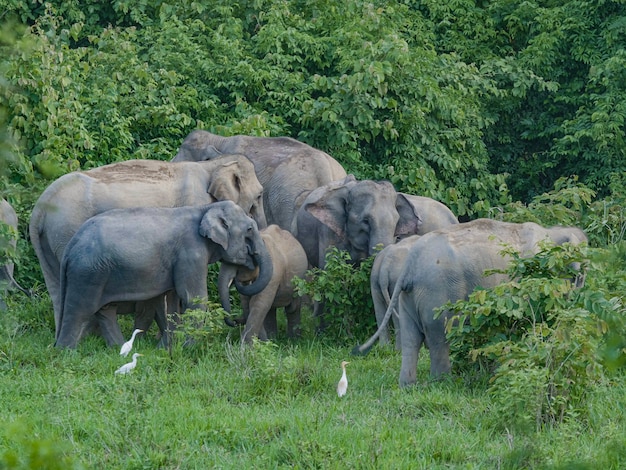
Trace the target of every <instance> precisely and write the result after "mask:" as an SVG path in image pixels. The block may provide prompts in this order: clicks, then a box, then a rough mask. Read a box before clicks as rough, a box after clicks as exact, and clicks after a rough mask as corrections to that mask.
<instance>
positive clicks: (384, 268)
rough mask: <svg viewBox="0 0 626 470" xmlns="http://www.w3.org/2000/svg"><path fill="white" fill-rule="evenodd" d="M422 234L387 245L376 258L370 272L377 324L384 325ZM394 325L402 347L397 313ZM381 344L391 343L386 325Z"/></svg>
mask: <svg viewBox="0 0 626 470" xmlns="http://www.w3.org/2000/svg"><path fill="white" fill-rule="evenodd" d="M420 237H421V235H411V236H410V237H406V238H403V239H402V240H400V241H398V242H397V243H394V244H392V245H387V246H386V247H385V248H383V249H382V250H381V251H380V252H379V253H378V254H377V255H376V258H374V263H373V264H372V272H371V274H370V290H371V293H372V301H373V303H374V313H375V314H376V324H377V325H378V327H379V328H381V326H382V325H383V319H384V318H385V312H386V311H387V307H388V306H389V302H390V300H391V295H392V293H393V289H394V288H395V286H396V283H397V282H398V278H399V277H400V273H401V272H402V269H403V268H404V263H405V260H406V258H407V256H408V254H409V250H410V249H411V247H412V246H413V244H414V243H415V242H416V241H417V240H419V238H420ZM392 318H393V326H394V329H395V332H396V348H398V349H400V325H399V321H398V317H397V315H393V316H392ZM378 339H379V341H380V344H388V343H389V328H388V327H387V325H385V327H384V328H382V329H381V331H380V335H379V337H378Z"/></svg>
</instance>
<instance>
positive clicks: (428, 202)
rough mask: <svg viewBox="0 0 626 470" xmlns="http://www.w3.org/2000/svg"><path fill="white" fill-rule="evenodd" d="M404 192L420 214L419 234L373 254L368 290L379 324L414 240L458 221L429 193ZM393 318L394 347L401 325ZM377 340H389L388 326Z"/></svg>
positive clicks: (396, 317) (395, 317)
mask: <svg viewBox="0 0 626 470" xmlns="http://www.w3.org/2000/svg"><path fill="white" fill-rule="evenodd" d="M404 195H405V196H406V198H407V199H408V200H409V202H410V203H411V205H412V206H413V207H414V208H415V211H416V212H417V214H419V217H420V220H421V221H422V223H421V225H420V228H419V229H418V235H412V236H409V237H406V238H404V239H401V240H400V241H398V242H397V243H394V244H392V245H388V246H386V247H385V248H383V249H382V250H381V251H380V252H379V253H377V254H376V258H375V259H374V263H373V264H372V271H371V274H370V290H371V293H372V301H373V303H374V313H375V315H376V323H377V324H378V326H380V325H381V324H382V320H383V318H384V316H385V312H386V311H387V307H388V305H389V300H390V298H391V294H392V293H393V289H394V287H395V285H396V281H397V280H398V277H399V276H400V272H401V271H402V268H403V266H404V260H405V259H406V257H407V255H408V252H409V249H410V248H411V246H412V245H413V243H414V242H415V241H416V240H418V239H419V238H420V236H421V235H424V234H426V233H428V232H432V231H434V230H438V229H440V228H444V227H448V226H450V225H456V224H458V223H459V220H458V219H457V217H456V215H454V213H453V212H452V211H451V210H450V209H449V208H448V206H446V205H445V204H443V203H441V202H439V201H436V200H434V199H431V198H429V197H424V196H414V195H411V194H404ZM392 318H393V324H394V329H395V332H396V347H397V348H398V349H399V348H400V325H399V322H398V316H397V315H393V316H392ZM379 341H380V343H381V344H387V343H389V331H388V328H385V329H383V330H382V331H381V334H380V337H379Z"/></svg>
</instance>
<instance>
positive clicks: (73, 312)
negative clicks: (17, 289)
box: [56, 201, 272, 348]
mask: <svg viewBox="0 0 626 470" xmlns="http://www.w3.org/2000/svg"><path fill="white" fill-rule="evenodd" d="M220 260H225V261H227V262H230V263H233V264H236V265H241V266H245V267H247V268H249V269H254V268H256V267H257V266H258V268H259V276H258V278H257V280H256V281H255V282H254V283H252V284H251V285H248V286H245V288H243V287H242V292H243V293H246V294H249V295H254V294H256V293H258V292H260V291H261V290H263V288H265V286H266V285H267V283H268V282H269V280H270V279H271V277H272V262H271V259H270V257H269V254H268V253H267V250H266V249H265V245H264V243H263V241H262V239H261V236H260V234H259V231H258V229H257V225H256V223H255V222H254V220H252V219H251V218H250V217H248V216H247V215H246V214H245V213H244V211H243V209H241V208H240V207H238V206H237V205H236V204H235V203H234V202H232V201H223V202H216V203H213V204H209V205H206V206H195V207H192V206H187V207H176V208H156V207H141V208H132V209H113V210H110V211H107V212H104V213H102V214H98V215H96V216H94V217H92V218H91V219H89V220H88V221H87V222H85V223H84V224H83V225H82V226H81V227H80V229H79V230H78V231H77V232H76V234H75V235H74V236H73V237H72V239H71V240H70V242H69V243H68V244H67V246H66V248H65V251H64V254H63V258H62V262H61V270H60V277H61V295H60V300H61V311H60V318H59V323H60V328H59V334H58V335H57V339H56V346H58V347H70V348H74V347H76V345H77V344H78V342H79V341H80V339H81V338H82V337H83V336H84V335H85V333H86V332H87V331H88V328H89V326H90V325H91V324H92V323H93V321H94V317H95V316H96V315H97V313H98V311H99V310H100V309H101V308H102V307H103V306H105V305H107V304H110V303H112V302H120V301H122V302H127V301H142V300H150V299H153V298H155V297H156V296H158V295H161V294H164V293H165V292H167V291H170V290H173V291H174V292H176V294H177V295H178V297H179V298H180V299H181V302H182V311H184V310H186V309H187V308H193V307H199V305H196V304H195V303H194V302H195V300H194V299H196V298H203V299H204V298H206V297H207V283H206V279H207V274H208V265H209V264H210V263H214V262H216V261H220Z"/></svg>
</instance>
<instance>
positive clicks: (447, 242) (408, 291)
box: [354, 219, 587, 386]
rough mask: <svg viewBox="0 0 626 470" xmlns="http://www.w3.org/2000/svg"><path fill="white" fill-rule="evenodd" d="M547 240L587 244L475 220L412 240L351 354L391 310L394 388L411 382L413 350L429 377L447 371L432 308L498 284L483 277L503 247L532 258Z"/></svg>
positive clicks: (550, 232)
mask: <svg viewBox="0 0 626 470" xmlns="http://www.w3.org/2000/svg"><path fill="white" fill-rule="evenodd" d="M545 239H548V240H551V241H552V242H554V243H555V244H556V245H561V244H563V243H566V242H569V243H573V244H579V243H582V242H586V241H587V237H586V235H585V234H584V232H583V231H582V230H580V229H579V228H576V227H552V228H544V227H541V226H540V225H537V224H535V223H532V222H526V223H522V224H516V223H509V222H499V221H495V220H490V219H478V220H474V221H472V222H467V223H463V224H458V225H453V226H450V227H448V228H445V229H441V230H436V231H434V232H430V233H427V234H426V235H424V236H422V237H421V238H420V239H419V240H417V241H415V243H414V244H413V246H412V247H411V249H410V251H409V254H408V256H407V258H406V261H405V263H404V269H403V270H402V273H401V274H400V278H399V279H398V281H397V283H396V287H395V289H394V291H393V295H392V297H391V301H390V304H389V307H388V308H387V311H386V313H385V317H384V320H383V325H381V327H380V328H379V329H378V331H377V332H376V333H375V334H374V336H372V337H371V338H370V339H369V340H368V341H367V342H366V343H365V344H363V345H362V346H359V347H356V348H355V350H354V353H356V354H359V353H360V354H363V353H366V352H367V351H368V350H369V348H371V346H372V345H373V344H374V341H375V340H376V338H378V336H379V335H380V334H381V331H382V328H383V327H385V326H386V324H387V322H388V321H389V317H390V316H391V314H392V311H393V310H394V309H397V311H398V314H399V317H400V331H401V335H400V336H401V350H402V366H401V370H400V385H401V386H406V385H409V384H412V383H414V382H415V381H416V369H417V358H418V354H419V350H420V348H421V346H422V345H423V344H426V345H427V347H428V349H429V351H430V362H431V364H430V373H431V375H432V376H439V375H441V374H444V373H448V372H449V371H450V357H449V346H448V343H447V341H446V334H445V328H444V325H445V322H446V320H447V319H448V318H449V313H446V312H444V313H443V314H442V315H441V316H439V317H438V318H436V319H435V318H434V309H436V308H438V307H441V306H442V305H444V304H445V303H446V302H448V301H451V302H455V301H457V300H461V299H467V298H468V296H469V294H470V293H471V292H472V291H473V290H474V289H475V288H476V287H479V286H481V287H484V288H489V287H493V286H496V285H497V284H499V283H501V282H504V281H506V280H508V279H507V276H506V274H502V273H495V274H489V275H485V271H486V270H493V269H500V270H503V269H505V268H506V267H507V265H508V263H509V261H510V258H509V257H507V256H505V255H503V254H502V250H503V244H506V245H508V246H510V247H512V248H513V249H515V250H517V251H518V252H519V253H520V255H521V256H532V255H533V254H534V253H536V252H537V251H538V243H539V242H540V241H542V240H545Z"/></svg>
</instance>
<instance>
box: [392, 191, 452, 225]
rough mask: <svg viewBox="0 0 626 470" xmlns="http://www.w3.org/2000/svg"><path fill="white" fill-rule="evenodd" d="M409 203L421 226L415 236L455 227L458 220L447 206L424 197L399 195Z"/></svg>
mask: <svg viewBox="0 0 626 470" xmlns="http://www.w3.org/2000/svg"><path fill="white" fill-rule="evenodd" d="M400 194H402V195H403V196H404V197H406V198H407V200H408V201H409V202H410V203H411V205H412V206H413V208H414V209H415V212H416V213H417V214H418V215H419V218H420V221H421V224H420V227H419V229H418V231H417V235H424V234H425V233H428V232H432V231H433V230H439V229H440V228H444V227H447V226H449V225H456V224H458V223H459V219H458V218H457V216H456V215H454V212H452V211H451V210H450V208H449V207H448V206H446V205H445V204H443V203H442V202H439V201H436V200H435V199H432V198H429V197H425V196H414V195H413V194H405V193H400Z"/></svg>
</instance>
